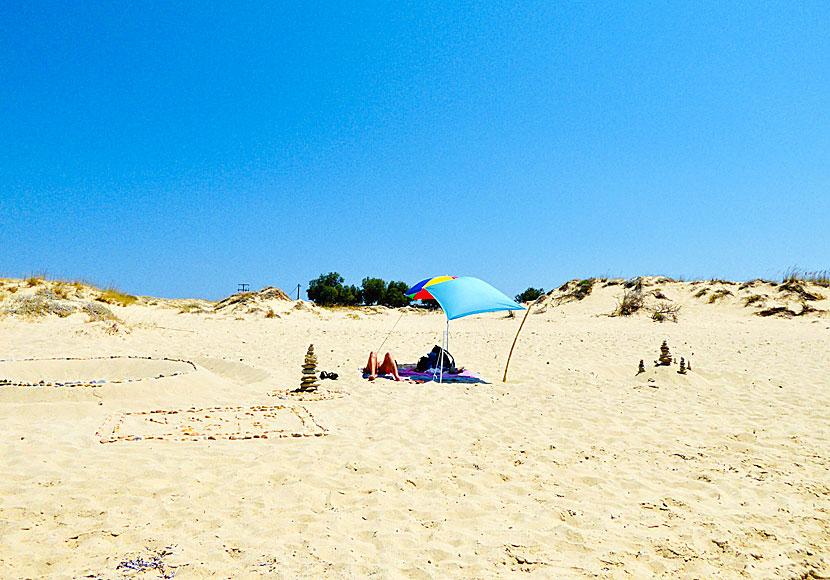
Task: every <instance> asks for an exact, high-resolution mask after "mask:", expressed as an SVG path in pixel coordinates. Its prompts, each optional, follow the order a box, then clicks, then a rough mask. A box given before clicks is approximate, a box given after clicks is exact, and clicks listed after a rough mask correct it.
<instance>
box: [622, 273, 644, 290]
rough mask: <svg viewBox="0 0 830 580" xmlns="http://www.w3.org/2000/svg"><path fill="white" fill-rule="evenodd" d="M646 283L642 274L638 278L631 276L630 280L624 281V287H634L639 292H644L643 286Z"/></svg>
mask: <svg viewBox="0 0 830 580" xmlns="http://www.w3.org/2000/svg"><path fill="white" fill-rule="evenodd" d="M645 285H646V283H645V281H644V280H643V277H642V276H639V277H637V278H631V279H630V280H626V281H625V282H623V287H625V288H633V289H634V290H636V291H637V292H642V291H643V287H644V286H645Z"/></svg>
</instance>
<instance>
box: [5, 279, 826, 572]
mask: <svg viewBox="0 0 830 580" xmlns="http://www.w3.org/2000/svg"><path fill="white" fill-rule="evenodd" d="M8 284H9V283H8V282H7V283H6V286H8ZM656 287H659V288H660V289H661V290H662V292H663V293H665V295H667V296H668V297H669V298H672V299H673V300H672V303H673V304H681V305H682V310H681V312H680V320H679V322H678V323H677V324H673V323H664V324H660V323H655V322H652V321H651V320H650V319H649V318H648V316H647V315H637V316H634V317H631V318H610V317H607V316H598V315H601V314H607V313H609V312H610V311H611V310H612V309H613V308H614V306H615V303H616V300H617V299H618V298H619V297H620V295H621V293H622V289H621V286H618V285H617V286H609V287H606V288H602V287H601V285H600V284H598V285H597V286H596V287H595V290H594V292H593V293H592V294H591V295H590V296H588V297H587V298H585V299H584V300H582V301H578V302H569V303H565V304H561V305H558V306H554V302H555V301H554V300H549V301H548V304H547V305H546V306H545V307H543V309H544V310H545V311H544V312H542V313H538V314H536V313H534V314H531V316H530V317H529V318H528V321H527V323H526V324H525V328H524V331H523V334H522V337H521V339H520V340H519V344H518V346H517V348H516V352H515V354H514V357H513V361H512V363H511V370H510V380H509V382H508V383H507V384H503V383H502V382H501V374H502V372H503V368H504V359H505V356H506V354H507V351H508V349H509V347H510V342H511V341H512V338H513V335H514V334H515V332H516V329H517V328H518V325H519V322H520V320H521V318H520V316H519V317H516V318H512V319H511V318H505V317H504V314H489V315H482V316H479V317H470V318H467V319H461V320H458V321H454V322H453V324H452V338H451V340H452V342H451V345H450V350H451V351H452V353H453V354H454V355H455V358H456V360H457V361H458V362H459V363H460V364H463V365H465V366H467V367H468V368H472V369H475V370H477V371H480V372H481V374H482V375H483V376H484V377H485V378H487V379H488V380H490V381H491V384H484V385H465V384H447V385H436V384H426V385H417V384H410V383H404V384H399V383H395V382H392V381H388V380H383V379H379V380H378V381H376V382H375V383H369V382H368V381H365V380H363V379H362V378H361V377H360V374H359V372H358V370H357V369H358V367H360V366H362V365H363V364H364V363H365V360H366V358H367V355H368V352H369V351H370V350H373V349H377V348H378V346H379V345H380V344H381V342H382V341H383V340H384V338H385V337H386V335H387V333H388V331H389V330H390V329H391V328H392V327H393V325H395V323H396V321H398V318H399V316H400V313H399V312H396V311H387V310H385V309H363V310H358V311H353V310H335V311H327V310H322V309H317V308H315V307H310V306H302V307H299V308H295V304H294V303H293V302H282V301H273V302H272V303H267V304H264V305H260V306H262V308H261V309H260V310H259V311H256V312H253V313H245V312H244V311H243V310H240V309H239V308H234V311H233V312H232V313H229V314H212V313H209V310H208V313H202V314H180V313H179V309H180V308H181V307H182V305H183V304H184V302H182V301H179V302H176V303H175V304H176V307H172V306H171V304H173V303H172V302H170V301H158V303H157V304H156V305H154V306H150V305H149V301H148V300H142V301H140V303H139V305H135V306H129V307H116V306H111V307H110V308H111V309H112V310H113V311H114V312H115V313H116V314H117V315H118V316H119V317H120V318H121V319H122V320H124V324H116V325H115V326H113V324H112V323H110V322H95V323H89V322H86V317H85V315H82V314H74V315H71V316H69V317H66V318H57V317H55V316H49V317H46V318H40V319H37V320H36V321H25V320H21V319H20V318H19V317H5V318H2V319H0V359H28V358H51V357H101V356H111V355H119V356H123V355H139V356H150V357H155V358H163V357H169V358H180V359H186V360H191V361H193V362H194V363H195V364H196V365H197V367H198V370H197V371H195V372H189V373H186V374H183V375H180V376H174V377H168V378H162V379H152V378H150V379H147V380H141V381H138V382H132V383H116V384H110V383H108V384H105V385H103V386H101V387H95V388H92V387H75V388H65V387H61V388H55V387H0V472H1V473H2V474H3V475H2V477H0V578H2V579H4V580H5V579H9V580H12V579H23V578H49V579H52V578H55V579H58V578H67V579H68V578H83V577H90V578H97V579H100V580H103V579H107V580H110V579H114V578H123V577H136V578H159V577H162V576H161V571H160V570H158V569H148V570H145V571H143V572H136V571H129V570H126V569H124V568H123V567H122V568H121V569H118V566H119V564H121V563H122V562H125V561H130V560H132V561H133V562H135V558H137V557H139V556H141V557H142V558H144V560H145V561H148V560H149V558H150V557H151V556H152V555H153V554H154V553H156V554H159V553H161V554H165V555H164V557H163V558H162V561H163V562H164V563H165V565H166V566H167V567H166V568H165V569H164V570H165V571H166V572H167V573H171V572H172V571H174V570H176V571H177V575H176V578H178V579H190V578H285V579H289V578H436V579H439V578H441V579H444V578H510V577H516V578H614V579H616V578H620V579H622V578H654V577H659V578H735V579H738V578H741V579H743V578H759V579H761V578H783V579H792V578H826V577H830V570H828V566H830V379H829V378H828V377H830V357H828V356H827V353H828V352H830V318H827V317H826V316H825V315H822V314H808V315H805V316H802V317H797V318H793V319H780V318H775V317H771V318H760V317H757V316H753V315H751V312H752V311H754V309H755V308H754V306H750V307H744V306H743V305H742V299H743V298H744V297H746V296H748V295H751V294H753V293H759V294H765V295H766V296H767V298H766V299H765V301H766V306H772V305H777V304H781V305H784V304H788V303H789V304H791V305H792V308H793V309H794V310H796V311H798V310H800V306H797V305H796V303H797V301H796V300H794V299H791V300H789V302H787V300H785V299H784V297H782V295H781V294H780V293H779V292H778V291H777V290H776V289H775V288H773V287H771V286H768V285H761V286H758V287H748V288H744V289H741V290H739V289H738V288H739V287H738V286H737V285H733V286H724V288H727V289H730V291H732V292H733V295H732V296H728V297H726V298H724V299H722V300H719V301H717V302H716V303H714V304H709V303H708V301H707V299H706V297H705V296H704V297H702V298H695V297H694V294H695V293H697V292H698V291H699V290H700V289H702V288H704V287H710V285H709V284H708V283H704V284H699V285H692V284H689V283H661V284H659V285H655V286H652V287H650V288H649V289H652V288H656ZM719 287H721V286H720V285H717V284H716V285H712V286H711V288H712V289H713V290H712V291H714V289H717V288H719ZM20 292H24V290H23V289H21V290H20ZM827 292H828V291H827V290H826V289H825V293H827ZM561 294H563V293H557V296H561ZM9 299H10V297H9V296H6V300H7V301H8V300H9ZM810 304H811V305H813V306H814V307H816V308H820V309H829V308H830V300H820V301H813V302H810ZM267 307H271V308H273V310H274V311H275V313H276V315H277V316H275V317H274V318H265V317H264V315H263V313H264V310H265V308H267ZM208 308H209V305H208ZM443 328H444V318H443V315H442V314H440V313H434V314H423V313H416V312H409V313H406V314H404V316H403V318H402V319H401V320H400V322H399V323H398V324H397V327H396V329H395V332H394V333H393V334H392V335H391V336H390V337H389V339H388V340H387V342H386V345H385V346H384V348H383V350H384V351H386V350H390V351H391V352H392V353H393V354H394V355H395V357H396V358H397V359H398V361H412V362H414V361H415V360H417V358H418V357H419V356H420V355H422V354H425V353H426V352H427V351H428V350H429V349H430V348H431V347H432V345H433V344H435V343H436V342H439V341H440V333H441V331H442V330H443ZM663 339H667V340H668V344H669V346H670V348H671V350H672V353H673V354H675V355H676V356H684V357H685V358H687V359H690V360H691V362H692V365H693V370H692V372H691V373H689V374H687V375H685V376H684V375H679V374H678V373H677V372H676V371H677V367H676V366H674V367H671V368H667V367H662V368H655V367H654V364H653V361H654V360H655V359H656V358H657V355H658V348H659V345H660V343H661V342H662V340H663ZM309 343H314V345H315V350H316V352H317V356H318V359H319V363H318V367H319V369H320V370H327V371H336V372H338V373H339V374H340V379H339V380H338V381H336V382H331V381H324V382H323V386H324V387H331V388H338V389H341V390H344V391H346V392H348V393H349V396H346V397H342V398H338V399H333V400H328V401H319V402H303V403H299V404H301V405H302V406H303V407H304V408H306V409H307V410H308V411H309V412H310V413H311V414H312V415H313V416H314V418H315V419H316V420H317V421H318V422H319V424H320V425H322V426H323V427H324V428H325V429H327V431H328V434H327V435H326V436H324V437H289V438H269V439H267V440H244V441H230V440H210V441H166V440H165V441H146V440H145V441H127V442H116V443H108V444H101V443H100V442H99V438H98V437H96V436H95V432H96V430H97V429H98V428H99V426H101V424H102V423H103V422H104V420H105V419H106V418H107V417H109V416H110V415H112V414H113V413H116V412H123V413H129V412H131V411H147V410H153V409H188V408H191V407H197V408H203V407H204V408H207V407H221V406H232V407H239V406H252V405H290V404H291V403H290V402H286V401H282V400H279V399H276V398H275V397H269V396H267V395H266V393H267V392H269V391H272V390H274V389H286V388H292V387H294V386H297V385H298V384H299V378H300V370H301V369H300V365H301V364H302V361H303V357H304V355H305V352H306V349H307V347H308V344H309ZM640 359H644V360H645V363H646V368H647V372H646V373H645V374H643V375H640V376H635V373H636V369H637V363H638V362H639V360H640ZM118 360H121V361H122V362H123V361H124V360H125V359H118ZM134 361H138V359H134ZM102 362H103V361H97V362H96V363H95V364H96V365H97V364H98V363H102ZM5 364H10V363H0V378H11V375H12V374H15V373H16V375H15V376H17V377H18V378H19V377H20V376H23V375H21V374H20V373H22V372H23V371H21V364H20V363H16V364H17V367H16V368H13V367H11V366H6V367H4V366H3V365H5ZM118 364H120V363H115V364H113V365H109V366H108V365H106V364H103V365H101V366H96V367H95V368H92V366H88V365H81V366H76V368H75V371H77V370H78V369H79V368H82V369H83V371H84V372H83V373H81V374H83V375H84V378H87V375H89V374H90V373H93V374H95V373H98V374H100V375H101V377H100V378H107V379H115V378H125V377H127V375H129V376H133V377H138V376H141V377H142V378H146V377H147V376H151V375H152V376H155V375H157V374H166V373H164V370H165V369H166V370H172V368H171V367H169V365H167V364H166V363H158V362H157V361H156V362H153V361H146V362H145V364H144V366H142V364H141V363H140V361H138V362H135V364H134V365H132V363H130V364H131V365H132V366H131V367H130V368H125V367H123V366H118ZM159 364H160V365H161V367H164V368H161V367H159V366H154V365H159ZM25 366H26V368H25V377H28V378H37V377H40V378H41V379H47V378H53V379H54V378H55V377H58V376H63V377H66V376H69V374H71V373H70V370H69V369H68V368H66V367H63V368H62V367H61V365H60V363H59V362H58V361H51V362H49V361H42V362H31V361H30V362H27V363H25ZM93 366H94V365H93ZM7 370H8V371H9V372H8V373H7ZM12 370H13V371H14V373H12V372H11V371H12ZM61 373H63V374H61ZM78 374H79V373H77V372H75V373H74V375H73V376H78ZM7 375H9V376H8V377H7ZM47 375H48V376H47ZM93 378H94V377H93ZM55 380H59V379H55ZM283 419H284V418H283ZM222 420H223V421H225V419H222ZM257 420H259V419H257ZM131 421H132V422H131V423H130V424H129V425H127V424H126V423H125V428H127V427H129V428H130V429H133V430H135V429H139V430H140V429H141V428H142V426H141V422H140V421H139V420H138V419H137V418H136V417H132V418H131ZM280 421H282V419H280V420H279V421H276V422H275V423H274V424H275V425H277V424H281V423H280ZM292 421H294V420H293V419H292ZM226 422H227V421H226ZM295 423H296V422H294V423H291V425H293V426H292V427H291V428H292V429H293V428H296V424H295ZM286 424H288V423H286ZM248 427H250V425H248ZM161 431H163V430H160V431H159V432H161ZM164 549H169V551H170V552H173V553H172V554H170V555H166V552H163V551H162V550H164Z"/></svg>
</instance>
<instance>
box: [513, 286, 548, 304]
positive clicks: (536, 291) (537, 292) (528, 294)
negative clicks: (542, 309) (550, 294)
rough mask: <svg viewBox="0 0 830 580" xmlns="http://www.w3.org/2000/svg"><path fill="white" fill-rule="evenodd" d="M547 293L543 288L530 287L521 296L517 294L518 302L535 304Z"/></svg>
mask: <svg viewBox="0 0 830 580" xmlns="http://www.w3.org/2000/svg"><path fill="white" fill-rule="evenodd" d="M544 293H545V291H544V290H543V289H542V288H533V287H530V288H528V289H527V290H525V291H524V292H522V293H521V294H516V302H533V301H534V300H538V299H539V298H540V297H541V296H542V294H544Z"/></svg>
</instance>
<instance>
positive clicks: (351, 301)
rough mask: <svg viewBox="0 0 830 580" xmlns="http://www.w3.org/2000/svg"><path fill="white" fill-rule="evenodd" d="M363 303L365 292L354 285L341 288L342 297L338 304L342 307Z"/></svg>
mask: <svg viewBox="0 0 830 580" xmlns="http://www.w3.org/2000/svg"><path fill="white" fill-rule="evenodd" d="M362 301H363V292H362V291H361V290H360V288H358V287H357V286H355V285H354V284H351V285H349V286H342V287H341V288H340V296H339V300H338V301H337V304H339V305H341V306H357V305H358V304H360V303H361V302H362Z"/></svg>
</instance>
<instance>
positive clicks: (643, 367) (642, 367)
mask: <svg viewBox="0 0 830 580" xmlns="http://www.w3.org/2000/svg"><path fill="white" fill-rule="evenodd" d="M644 372H646V365H645V363H644V362H643V359H640V366H638V367H637V374H638V375H639V374H640V373H644Z"/></svg>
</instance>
